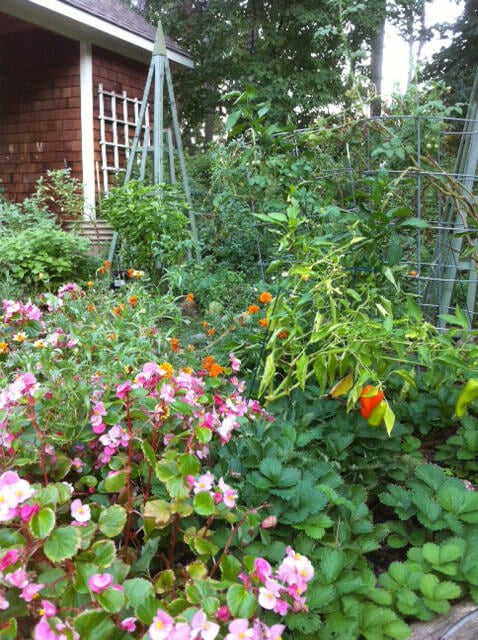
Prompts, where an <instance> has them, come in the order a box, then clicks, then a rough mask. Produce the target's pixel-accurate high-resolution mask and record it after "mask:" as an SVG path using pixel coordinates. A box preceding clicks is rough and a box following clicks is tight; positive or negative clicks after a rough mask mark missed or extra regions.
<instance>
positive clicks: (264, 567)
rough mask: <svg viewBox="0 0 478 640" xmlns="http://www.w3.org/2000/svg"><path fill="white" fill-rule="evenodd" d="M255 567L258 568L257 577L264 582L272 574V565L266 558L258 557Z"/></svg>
mask: <svg viewBox="0 0 478 640" xmlns="http://www.w3.org/2000/svg"><path fill="white" fill-rule="evenodd" d="M254 569H255V570H256V573H257V577H258V578H259V580H260V581H261V582H262V583H264V582H265V581H266V580H267V578H270V577H271V575H272V567H271V565H270V564H269V563H268V562H267V560H264V558H256V559H255V560H254Z"/></svg>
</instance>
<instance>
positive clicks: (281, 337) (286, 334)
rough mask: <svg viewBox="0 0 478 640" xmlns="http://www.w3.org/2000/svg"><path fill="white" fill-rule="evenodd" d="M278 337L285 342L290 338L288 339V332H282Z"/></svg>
mask: <svg viewBox="0 0 478 640" xmlns="http://www.w3.org/2000/svg"><path fill="white" fill-rule="evenodd" d="M277 337H278V338H279V339H280V340H285V339H286V338H288V337H289V332H288V331H281V332H280V333H279V334H278V335H277Z"/></svg>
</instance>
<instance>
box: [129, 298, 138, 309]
mask: <svg viewBox="0 0 478 640" xmlns="http://www.w3.org/2000/svg"><path fill="white" fill-rule="evenodd" d="M129 303H130V305H131V306H132V307H135V306H136V305H137V304H138V298H137V296H130V297H129Z"/></svg>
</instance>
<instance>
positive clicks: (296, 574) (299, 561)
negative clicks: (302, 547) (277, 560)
mask: <svg viewBox="0 0 478 640" xmlns="http://www.w3.org/2000/svg"><path fill="white" fill-rule="evenodd" d="M277 576H278V578H279V580H282V581H283V582H285V583H286V584H288V585H290V584H297V585H299V586H300V587H301V589H302V591H305V590H306V588H307V583H308V582H310V580H312V578H313V577H314V568H313V566H312V564H311V562H310V560H309V559H308V558H306V557H305V556H302V555H301V554H300V553H296V552H295V551H294V550H293V549H292V547H287V557H286V558H284V560H283V561H282V563H281V565H280V567H279V569H278V571H277Z"/></svg>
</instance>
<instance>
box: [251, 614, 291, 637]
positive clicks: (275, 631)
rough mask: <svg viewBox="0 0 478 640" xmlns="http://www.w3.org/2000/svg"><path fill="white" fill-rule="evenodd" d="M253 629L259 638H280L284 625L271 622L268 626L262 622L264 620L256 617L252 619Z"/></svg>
mask: <svg viewBox="0 0 478 640" xmlns="http://www.w3.org/2000/svg"><path fill="white" fill-rule="evenodd" d="M254 630H255V632H256V635H257V638H261V640H262V639H264V640H282V634H283V633H284V630H285V625H284V624H273V625H272V626H271V627H268V626H267V625H266V624H264V622H262V621H261V620H258V619H257V618H256V619H255V620H254Z"/></svg>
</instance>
